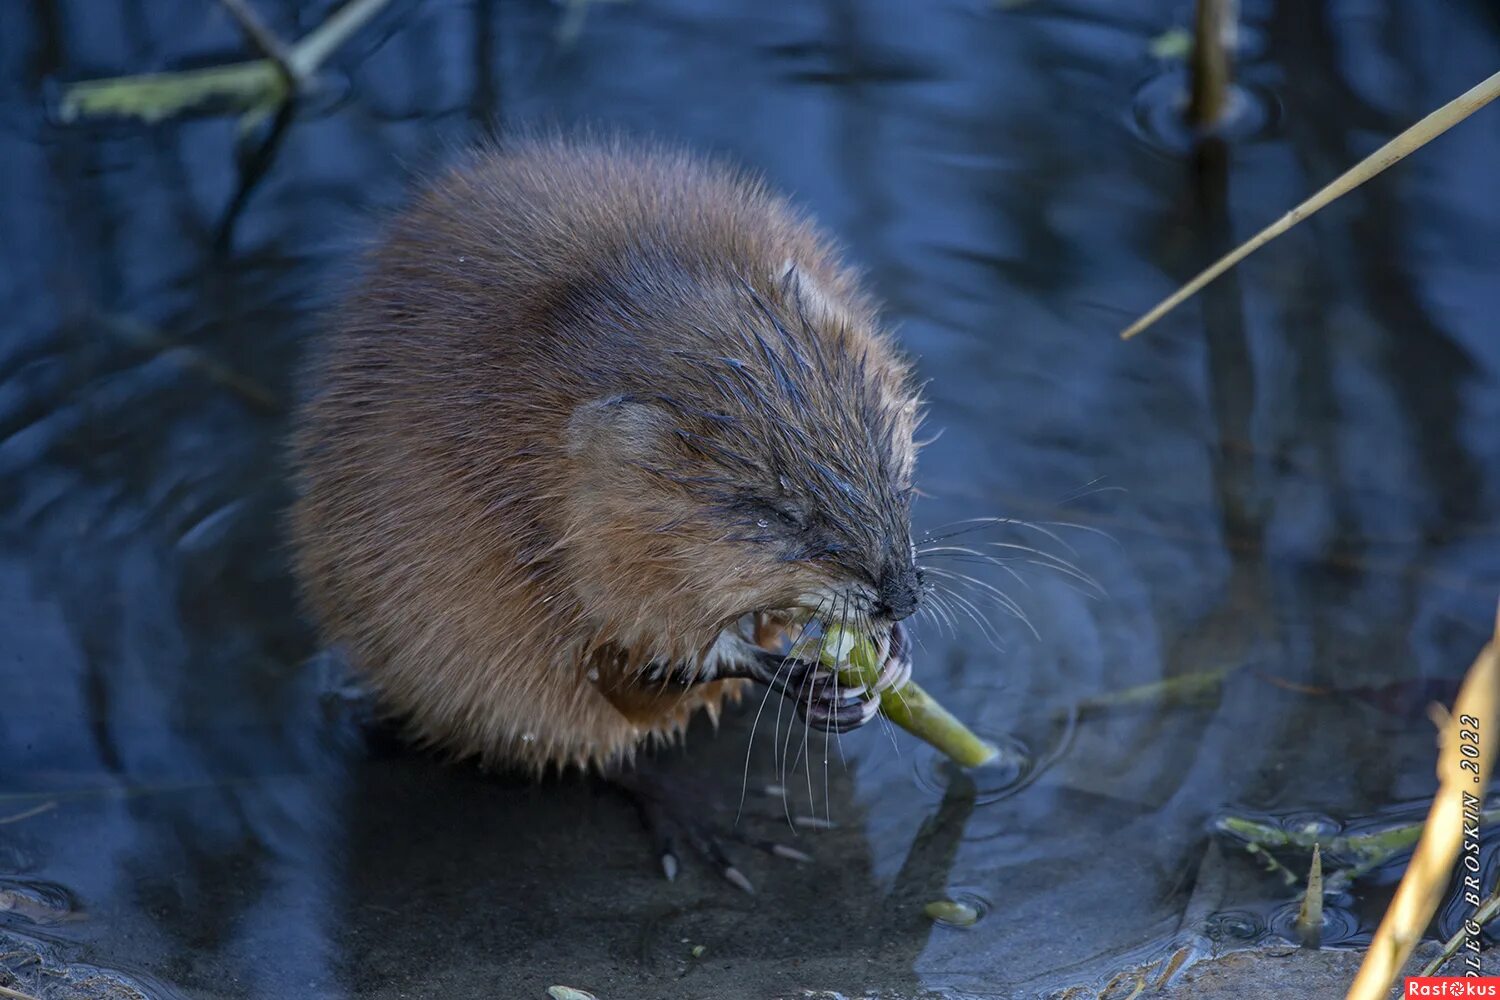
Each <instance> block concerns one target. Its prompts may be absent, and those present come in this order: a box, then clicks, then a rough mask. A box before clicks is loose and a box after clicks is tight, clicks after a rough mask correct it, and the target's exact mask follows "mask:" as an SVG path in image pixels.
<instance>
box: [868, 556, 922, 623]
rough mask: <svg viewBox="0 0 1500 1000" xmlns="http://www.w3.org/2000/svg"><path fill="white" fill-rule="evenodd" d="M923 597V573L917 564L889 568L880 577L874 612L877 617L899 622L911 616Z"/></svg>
mask: <svg viewBox="0 0 1500 1000" xmlns="http://www.w3.org/2000/svg"><path fill="white" fill-rule="evenodd" d="M921 599H922V575H921V573H920V571H918V569H917V568H916V567H915V566H905V567H902V568H900V569H888V570H886V571H885V573H884V574H882V575H881V578H880V586H879V588H878V590H877V592H876V599H875V607H874V609H873V610H874V612H875V614H876V616H877V617H880V618H889V619H890V620H891V621H893V622H899V621H900V620H901V619H903V618H910V617H911V615H912V613H913V612H915V611H916V610H917V603H918V602H919V601H920V600H921Z"/></svg>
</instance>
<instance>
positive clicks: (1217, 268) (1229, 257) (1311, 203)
mask: <svg viewBox="0 0 1500 1000" xmlns="http://www.w3.org/2000/svg"><path fill="white" fill-rule="evenodd" d="M1497 97H1500V73H1496V74H1495V75H1494V76H1491V77H1490V78H1489V79H1487V80H1485V81H1484V82H1482V83H1479V84H1476V85H1475V86H1473V87H1471V88H1470V89H1469V90H1466V91H1464V93H1462V94H1460V95H1459V96H1458V97H1455V98H1454V99H1453V100H1451V101H1449V102H1448V103H1447V104H1445V105H1443V106H1442V107H1441V108H1438V109H1437V110H1436V111H1434V112H1432V114H1430V115H1428V116H1427V117H1425V118H1423V119H1422V120H1421V121H1419V122H1417V123H1416V124H1415V125H1413V126H1411V128H1409V129H1407V130H1406V131H1405V132H1402V133H1401V134H1400V135H1398V136H1396V137H1395V138H1394V139H1392V140H1391V141H1390V142H1387V143H1386V144H1385V145H1384V146H1381V147H1380V148H1379V149H1377V150H1376V151H1375V152H1373V153H1371V154H1370V155H1369V156H1367V157H1365V158H1364V159H1363V160H1360V161H1359V162H1358V163H1356V164H1355V165H1354V166H1353V167H1351V168H1350V169H1349V170H1347V171H1346V172H1345V173H1343V174H1342V175H1340V176H1339V177H1338V178H1336V179H1335V180H1334V181H1333V182H1332V183H1330V184H1328V185H1327V186H1326V187H1324V188H1323V189H1322V190H1321V191H1319V192H1318V193H1317V194H1315V195H1313V196H1312V197H1311V198H1308V199H1307V200H1306V201H1304V202H1303V203H1302V204H1300V205H1298V206H1297V207H1296V208H1294V209H1292V210H1291V211H1290V212H1288V213H1287V214H1286V215H1283V216H1282V217H1281V218H1280V219H1278V220H1276V221H1275V222H1273V223H1271V225H1269V226H1267V227H1266V228H1265V229H1262V230H1261V231H1260V232H1258V233H1256V234H1255V235H1254V236H1252V237H1251V238H1250V239H1248V240H1246V241H1245V242H1244V243H1242V244H1240V245H1239V246H1238V247H1236V248H1235V249H1234V250H1232V251H1230V252H1229V253H1227V254H1225V255H1224V256H1223V257H1221V258H1220V259H1219V260H1218V261H1217V262H1215V263H1214V264H1213V265H1212V266H1211V267H1209V268H1208V269H1207V270H1206V271H1204V272H1203V273H1202V274H1200V275H1198V276H1197V277H1196V278H1194V279H1193V280H1192V281H1189V282H1188V283H1187V284H1185V285H1183V286H1182V287H1181V288H1179V289H1178V290H1177V291H1175V292H1173V293H1172V294H1171V295H1169V296H1167V298H1165V299H1163V300H1162V301H1161V302H1160V303H1158V304H1157V305H1156V306H1155V307H1154V308H1152V309H1151V311H1150V312H1148V313H1146V315H1144V316H1142V317H1141V318H1140V319H1138V320H1136V321H1135V322H1134V323H1132V324H1130V325H1129V326H1128V327H1126V328H1125V329H1124V330H1123V331H1122V332H1121V333H1120V338H1121V339H1122V340H1129V339H1130V338H1131V337H1134V336H1135V335H1136V334H1138V333H1140V332H1141V331H1142V330H1144V329H1146V328H1147V327H1149V326H1151V325H1152V324H1153V323H1155V322H1156V321H1157V320H1159V319H1161V318H1162V317H1163V316H1165V315H1166V314H1167V313H1169V312H1171V311H1172V310H1173V309H1175V308H1177V306H1179V305H1181V304H1182V303H1183V302H1184V301H1186V300H1187V299H1188V298H1190V297H1191V296H1192V295H1193V294H1194V293H1195V292H1197V291H1198V290H1199V289H1201V288H1202V287H1203V286H1204V285H1206V284H1208V283H1209V282H1210V281H1213V280H1214V279H1215V278H1217V277H1218V276H1219V275H1221V274H1223V273H1224V272H1225V271H1227V270H1229V269H1230V268H1231V267H1233V266H1234V265H1236V264H1238V263H1239V262H1240V261H1242V260H1244V259H1245V258H1246V257H1248V256H1250V254H1252V253H1253V252H1255V251H1256V250H1258V249H1260V248H1261V247H1263V246H1265V245H1266V244H1267V243H1269V242H1271V241H1272V240H1273V239H1275V238H1276V237H1278V236H1280V235H1281V234H1282V233H1284V232H1286V231H1287V230H1288V229H1290V228H1292V227H1293V226H1295V225H1296V224H1297V223H1299V222H1301V221H1302V220H1303V219H1305V218H1307V217H1308V216H1310V215H1312V214H1313V213H1314V212H1317V211H1318V210H1319V209H1321V208H1323V207H1324V206H1326V205H1328V204H1329V203H1330V202H1333V201H1334V200H1336V199H1338V198H1340V197H1342V196H1344V195H1346V194H1348V193H1349V192H1350V191H1352V190H1354V189H1355V188H1357V187H1359V186H1360V185H1361V184H1363V183H1364V182H1365V181H1367V180H1369V179H1370V178H1372V177H1374V176H1375V175H1376V174H1378V173H1380V172H1381V171H1383V170H1385V169H1386V168H1387V167H1389V166H1391V165H1392V164H1394V163H1397V162H1399V161H1400V160H1402V159H1404V158H1406V157H1407V156H1408V155H1410V154H1411V153H1413V152H1415V151H1416V150H1418V149H1420V148H1421V147H1423V146H1425V145H1426V144H1427V143H1429V142H1431V141H1432V140H1433V139H1435V138H1437V137H1438V136H1440V135H1442V134H1443V133H1444V132H1446V131H1448V130H1449V129H1450V128H1452V127H1453V126H1455V125H1457V124H1458V123H1459V122H1461V121H1463V120H1464V119H1465V118H1467V117H1469V116H1470V115H1472V114H1473V113H1474V112H1476V111H1478V110H1479V109H1480V108H1482V107H1484V106H1485V105H1486V104H1488V103H1490V102H1491V101H1493V100H1494V99H1495V98H1497Z"/></svg>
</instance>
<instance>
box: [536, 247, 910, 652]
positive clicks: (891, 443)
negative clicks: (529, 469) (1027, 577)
mask: <svg viewBox="0 0 1500 1000" xmlns="http://www.w3.org/2000/svg"><path fill="white" fill-rule="evenodd" d="M810 280H811V279H809V278H806V277H800V276H799V275H798V273H797V271H796V270H795V269H792V268H791V267H790V266H789V267H788V268H787V270H786V271H785V272H784V273H783V274H781V275H779V276H777V277H776V278H774V279H773V280H772V281H771V282H770V283H769V284H768V285H763V287H762V288H760V289H757V288H756V287H754V286H753V285H752V284H751V283H749V282H741V283H738V284H737V285H736V287H733V288H726V289H723V290H722V291H723V294H722V295H721V296H720V298H719V300H718V303H717V306H718V308H713V304H712V303H710V305H709V306H705V307H701V308H698V309H696V310H695V311H691V312H690V314H687V315H679V316H676V317H673V319H674V320H675V322H674V323H673V330H674V331H675V332H674V333H673V334H672V336H671V343H672V344H674V345H680V346H678V347H674V348H673V349H671V350H669V351H668V352H667V355H668V356H669V357H670V360H669V361H667V362H666V363H664V364H663V366H662V367H663V370H661V371H659V372H653V373H650V378H649V381H648V382H647V383H646V384H647V385H649V388H643V389H642V390H641V391H636V392H629V393H617V394H611V395H607V396H603V397H600V398H595V399H591V400H588V401H586V402H584V403H582V404H581V405H579V406H578V407H577V408H576V410H575V411H574V412H573V414H572V417H571V420H570V422H569V426H568V449H569V453H570V457H571V460H572V468H573V470H574V475H573V478H572V484H573V485H572V486H571V487H570V489H571V491H572V495H571V496H569V497H568V498H566V501H565V502H566V503H567V504H568V506H569V509H570V516H569V520H570V522H571V527H570V530H569V533H568V539H567V541H566V543H565V546H564V548H565V550H566V551H567V552H568V553H569V556H568V558H569V559H570V561H571V563H572V565H571V573H570V576H571V577H572V578H573V581H574V584H575V586H581V587H582V588H583V589H584V590H585V591H586V593H584V594H583V595H582V596H583V598H584V604H585V606H586V607H587V609H588V611H589V613H590V614H593V615H596V616H599V618H600V619H601V624H603V625H604V627H605V628H607V630H608V631H609V632H610V633H611V634H612V635H613V636H615V637H617V638H619V639H621V640H623V641H625V642H626V643H627V644H630V645H637V646H638V645H640V644H652V643H656V644H660V643H666V644H669V648H667V649H663V650H661V653H662V654H666V655H673V656H677V655H690V654H691V653H692V652H694V651H696V650H695V648H694V647H697V648H701V646H702V644H703V643H704V642H706V641H709V640H710V639H711V637H712V636H713V635H715V634H717V632H718V631H719V630H720V629H722V628H723V627H725V626H726V625H727V624H729V623H730V622H732V621H734V620H735V619H737V618H739V617H740V616H741V615H743V614H746V613H748V612H752V611H782V610H788V609H794V608H801V609H807V610H809V611H812V612H813V613H814V614H815V615H817V616H819V617H821V618H824V619H825V620H830V621H835V622H837V621H845V622H848V623H850V624H851V625H852V624H856V623H858V624H860V625H864V626H866V627H880V626H881V625H885V624H889V623H890V622H893V621H897V620H900V619H903V618H906V617H907V616H909V615H911V614H912V613H913V612H914V611H915V610H917V608H918V605H919V603H920V602H921V600H922V597H923V592H924V582H923V578H922V574H921V571H920V570H919V569H918V567H917V565H916V561H915V550H914V547H913V545H912V535H911V522H910V510H911V499H912V495H913V492H914V488H913V482H912V476H913V471H914V464H915V456H916V444H915V442H914V439H913V435H914V432H915V430H916V426H917V423H918V420H919V413H918V409H919V401H918V398H917V392H916V390H915V387H914V386H913V385H912V384H911V380H910V376H909V372H908V369H907V365H906V363H905V362H904V361H903V360H902V359H901V358H900V357H899V356H898V355H897V353H896V352H895V350H894V349H893V348H892V347H891V346H890V344H889V342H888V340H887V338H886V337H885V336H884V335H883V334H882V333H881V332H880V331H879V330H878V329H877V328H876V327H875V326H874V320H873V318H872V317H871V315H870V313H869V312H868V310H865V309H856V308H848V309H845V308H834V307H831V306H829V305H828V301H827V299H826V297H825V296H823V295H822V294H821V292H820V291H818V290H816V289H814V288H813V286H811V285H810ZM658 321H660V318H658ZM706 324H714V326H712V327H710V326H707V325H706ZM705 330H708V331H711V332H705ZM580 579H582V581H583V582H582V583H581V584H580V583H579V580H580ZM679 642H680V643H681V644H680V645H678V643H679Z"/></svg>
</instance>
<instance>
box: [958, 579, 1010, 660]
mask: <svg viewBox="0 0 1500 1000" xmlns="http://www.w3.org/2000/svg"><path fill="white" fill-rule="evenodd" d="M948 596H949V597H950V598H952V599H953V601H954V603H956V604H957V605H958V609H959V610H960V611H962V612H963V613H964V614H966V615H968V616H969V617H970V618H971V619H972V620H973V621H974V624H975V625H978V626H979V631H980V634H981V635H983V636H984V639H985V641H986V642H988V643H989V644H990V645H991V646H994V647H995V648H996V649H1000V648H1002V647H1003V646H1004V642H1002V641H1001V639H1000V636H999V635H998V634H997V633H996V632H995V627H994V626H993V625H991V624H990V621H989V619H988V618H986V617H985V616H984V614H983V613H982V612H981V611H980V610H979V608H978V606H977V605H975V603H974V602H973V601H971V600H969V599H968V598H967V597H964V596H963V595H962V594H960V593H958V592H957V591H956V590H952V589H949V590H948Z"/></svg>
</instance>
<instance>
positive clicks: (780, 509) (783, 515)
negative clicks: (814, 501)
mask: <svg viewBox="0 0 1500 1000" xmlns="http://www.w3.org/2000/svg"><path fill="white" fill-rule="evenodd" d="M765 508H766V510H767V512H769V513H770V514H771V516H772V517H774V518H775V519H776V520H777V521H779V522H781V524H782V525H783V526H785V527H788V528H797V529H799V530H800V529H802V528H804V527H806V520H805V519H804V518H803V516H802V512H801V511H800V510H798V509H797V508H796V507H793V506H792V505H791V504H788V503H784V502H781V501H770V502H768V503H767V504H766V505H765Z"/></svg>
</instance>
